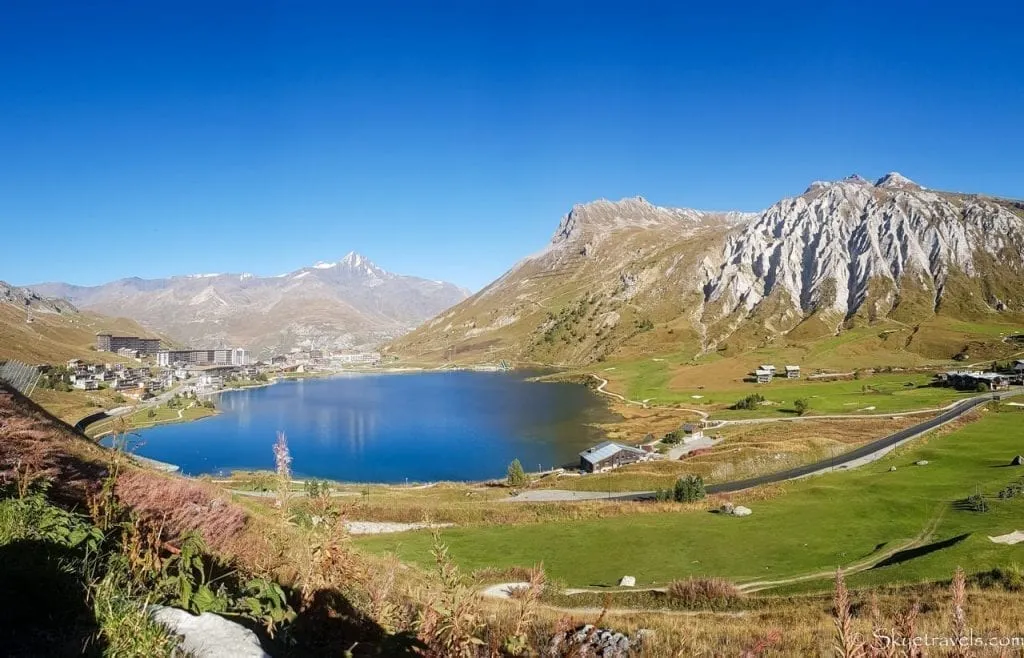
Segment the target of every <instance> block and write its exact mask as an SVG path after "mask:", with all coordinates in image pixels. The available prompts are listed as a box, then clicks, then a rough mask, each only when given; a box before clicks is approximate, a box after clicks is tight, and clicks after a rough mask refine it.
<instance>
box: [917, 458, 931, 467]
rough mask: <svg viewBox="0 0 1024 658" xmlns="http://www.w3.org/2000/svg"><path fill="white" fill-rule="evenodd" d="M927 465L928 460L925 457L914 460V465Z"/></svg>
mask: <svg viewBox="0 0 1024 658" xmlns="http://www.w3.org/2000/svg"><path fill="white" fill-rule="evenodd" d="M927 465H928V460H927V459H921V460H918V461H916V462H914V466H927Z"/></svg>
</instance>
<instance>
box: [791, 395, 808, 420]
mask: <svg viewBox="0 0 1024 658" xmlns="http://www.w3.org/2000/svg"><path fill="white" fill-rule="evenodd" d="M793 409H795V410H796V413H797V415H798V416H803V415H804V414H805V413H807V412H808V411H810V409H811V403H810V402H808V401H807V400H805V399H803V398H800V399H799V400H797V401H796V402H794V403H793Z"/></svg>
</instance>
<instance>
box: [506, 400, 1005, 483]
mask: <svg viewBox="0 0 1024 658" xmlns="http://www.w3.org/2000/svg"><path fill="white" fill-rule="evenodd" d="M1021 393H1024V389H1016V390H1013V391H1000V392H999V393H988V394H985V395H980V396H978V397H974V398H971V399H969V400H964V401H962V402H958V403H957V404H956V405H954V406H952V407H950V408H949V409H947V410H946V411H943V412H942V413H940V414H939V415H938V416H935V417H934V418H930V419H928V420H926V421H923V422H920V423H918V424H917V425H914V426H913V427H908V428H906V429H902V430H900V431H898V432H895V433H893V434H890V435H888V436H885V437H882V438H881V439H877V440H875V441H872V442H870V443H866V444H864V445H862V446H860V447H859V448H855V449H853V450H851V451H850V452H846V453H843V454H842V455H839V456H838V457H835V458H831V459H823V460H821V461H817V462H814V463H811V464H805V465H803V466H797V467H796V468H790V469H787V470H785V471H779V472H777V473H769V474H767V475H761V476H758V477H753V478H748V479H746V480H736V481H734V482H721V483H719V484H711V485H708V486H707V492H708V493H709V494H719V493H733V492H736V491H743V490H744V489H751V488H753V487H759V486H761V485H765V484H775V483H777V482H785V481H787V480H795V479H797V478H802V477H805V476H808V475H811V474H813V473H820V472H824V471H829V470H833V469H836V468H838V467H841V466H843V465H849V464H852V463H854V462H859V461H863V460H866V459H869V458H870V457H872V456H873V455H876V454H877V453H880V452H883V451H889V450H891V449H892V448H893V447H894V446H897V445H899V444H901V443H904V442H906V441H909V440H910V439H913V438H914V437H917V436H920V435H921V434H924V433H925V432H930V431H932V430H933V429H935V428H937V427H940V426H942V425H945V424H946V423H948V422H950V421H952V420H956V419H957V418H959V417H960V416H962V415H963V414H965V413H967V412H968V411H970V410H971V409H974V408H975V407H977V406H979V405H982V404H985V403H987V402H989V401H991V400H992V399H993V398H994V397H996V396H999V397H1001V398H1005V397H1007V396H1011V395H1019V394H1021ZM653 495H654V492H653V491H612V492H598V491H565V490H561V489H534V490H532V491H524V492H523V493H522V494H519V496H514V497H512V498H509V499H508V500H509V501H510V502H547V501H568V500H642V499H645V498H651V497H652V496H653Z"/></svg>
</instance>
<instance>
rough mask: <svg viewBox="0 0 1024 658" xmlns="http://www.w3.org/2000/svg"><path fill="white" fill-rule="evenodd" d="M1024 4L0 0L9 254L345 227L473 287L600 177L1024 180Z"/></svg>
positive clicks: (173, 267) (37, 265)
mask: <svg viewBox="0 0 1024 658" xmlns="http://www.w3.org/2000/svg"><path fill="white" fill-rule="evenodd" d="M1020 4H1021V3H1011V2H1004V3H988V2H972V3H968V4H964V3H956V4H952V3H951V4H949V5H948V6H943V3H941V2H893V1H892V0H890V1H889V2H884V3H883V2H878V3H875V2H854V1H852V0H846V1H844V2H830V1H828V0H822V1H818V2H813V3H811V2H808V3H797V2H784V3H783V2H779V3H776V2H752V3H744V2H731V3H680V2H665V3H645V2H642V1H636V0H634V1H631V2H619V3H614V4H613V3H602V2H593V1H592V2H572V3H570V2H558V1H557V0H539V1H536V2H529V1H518V2H498V1H497V0H495V1H490V0H466V1H465V2H458V3H447V2H443V1H438V2H413V1H412V0H410V1H408V2H399V3H391V2H358V3H356V2H341V1H335V2H323V3H308V2H301V1H297V2H250V1H246V2H217V1H216V0H212V1H211V0H206V1H204V2H201V3H200V2H195V3H193V2H188V1H182V2H173V3H154V2H127V1H125V2H121V3H108V2H102V1H101V2H81V1H80V0H74V1H68V2H66V3H49V2H46V1H45V0H14V1H13V2H6V3H4V10H3V13H2V15H0V225H2V227H3V228H2V232H0V240H2V241H3V248H2V250H0V279H6V280H8V281H10V282H12V283H17V284H26V283H32V282H38V281H43V280H65V281H69V282H73V283H82V284H94V283H99V282H103V281H107V280H111V279H115V278H119V277H123V276H132V275H137V276H143V277H157V276H166V275H171V274H187V273H193V272H222V271H230V272H242V271H247V272H254V273H257V274H278V273H281V272H285V271H289V270H292V269H296V268H298V267H301V266H304V265H307V264H311V263H313V262H314V261H317V260H336V259H339V258H341V257H342V256H343V255H344V254H345V253H346V252H347V251H349V250H352V249H355V250H358V251H360V252H362V253H364V254H365V255H367V256H368V257H370V258H371V259H373V260H375V261H376V262H377V263H378V264H379V265H381V266H382V267H385V268H387V269H390V270H393V271H396V272H401V273H408V274H417V275H421V276H426V277H430V278H437V279H447V280H450V281H453V282H455V283H458V284H461V285H465V286H468V287H471V288H474V289H476V288H479V287H481V286H483V285H484V284H486V283H487V282H488V281H490V280H491V279H493V278H494V277H496V276H498V275H500V274H501V273H502V272H503V271H504V270H505V269H507V268H508V267H509V266H510V265H512V264H513V263H514V262H515V261H516V260H518V259H519V258H520V257H522V256H524V255H526V254H528V253H531V252H533V251H536V250H537V249H539V248H541V247H542V246H543V245H544V244H545V243H546V242H547V240H548V238H549V236H550V234H551V233H552V232H553V230H554V229H555V227H556V225H557V222H558V220H559V218H560V216H561V215H562V214H564V213H565V212H566V211H567V210H568V209H569V208H570V207H571V206H572V204H573V203H576V202H583V201H587V200H591V199H594V198H598V197H607V198H619V197H623V196H632V195H636V194H642V195H643V196H645V197H647V198H648V199H649V200H651V201H652V202H654V203H658V204H661V205H677V206H689V207H696V208H708V209H734V208H735V209H744V210H756V209H760V208H762V207H765V206H767V205H769V204H770V203H772V202H774V201H776V200H777V199H779V198H781V197H783V196H787V195H791V194H798V193H800V192H801V191H802V190H803V189H804V187H805V186H806V185H807V184H808V183H809V182H810V181H811V180H814V179H819V178H824V179H828V178H840V177H842V176H845V175H847V174H849V173H852V172H859V173H861V174H863V175H864V176H866V177H869V178H870V177H877V176H880V175H882V174H884V173H885V172H887V171H889V170H898V171H901V172H902V173H904V174H905V175H907V176H909V177H911V178H913V179H915V180H917V181H919V182H920V183H922V184H923V185H926V186H929V187H935V188H945V189H955V190H964V191H979V192H987V193H992V194H1001V195H1006V196H1014V197H1024V9H1022V8H1021V7H1020ZM414 6H417V7H419V8H418V9H417V8H413V7H414ZM201 245H206V246H205V247H203V248H198V247H200V246H201Z"/></svg>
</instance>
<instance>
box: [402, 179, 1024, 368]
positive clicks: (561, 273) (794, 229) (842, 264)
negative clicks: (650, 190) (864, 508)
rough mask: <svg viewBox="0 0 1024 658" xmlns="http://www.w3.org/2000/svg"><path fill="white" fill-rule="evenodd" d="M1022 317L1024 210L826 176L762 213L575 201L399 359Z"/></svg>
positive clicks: (590, 353) (546, 357)
mask: <svg viewBox="0 0 1024 658" xmlns="http://www.w3.org/2000/svg"><path fill="white" fill-rule="evenodd" d="M1021 311H1024V204H1021V203H1019V202H1012V201H1007V200H1003V199H993V198H987V197H981V196H977V195H968V194H958V193H947V192H937V191H932V190H928V189H925V188H923V187H921V186H920V185H918V184H916V183H914V182H913V181H911V180H909V179H908V178H906V177H904V176H901V175H900V174H897V173H891V174H887V175H886V176H884V177H882V178H881V179H879V180H878V181H877V182H875V183H871V182H869V181H867V180H865V179H863V178H861V177H859V176H851V177H849V178H846V179H843V180H840V181H832V182H821V181H818V182H815V183H812V184H811V185H810V187H808V188H807V190H806V191H805V192H804V193H803V194H801V195H800V196H796V197H792V198H787V199H783V200H781V201H779V202H778V203H775V204H774V205H772V206H771V207H769V208H768V209H767V210H765V211H762V212H757V213H744V212H704V211H699V210H692V209H683V208H663V207H659V206H655V205H652V204H650V203H648V202H647V201H646V200H644V199H643V198H640V197H637V198H632V199H623V200H621V201H617V202H613V201H605V200H601V201H595V202H593V203H588V204H582V205H577V206H574V207H573V208H572V210H571V211H570V212H569V213H568V214H567V215H565V217H563V218H562V220H561V222H560V223H559V225H558V228H557V229H556V231H555V233H554V235H553V236H552V239H551V241H550V243H549V245H548V246H547V247H546V248H545V249H544V250H543V251H541V252H540V253H538V254H535V255H533V256H530V257H528V258H526V259H524V260H522V261H520V262H519V263H517V264H516V265H515V266H514V267H513V268H512V269H511V270H509V272H507V273H506V274H505V275H504V276H502V277H501V278H499V279H498V280H497V281H495V282H494V283H492V284H491V285H490V286H488V287H487V288H485V289H484V290H482V291H481V292H480V293H478V294H477V295H474V296H473V297H471V298H470V299H468V300H466V301H465V302H463V303H462V304H459V305H458V306H456V307H454V308H452V309H450V310H448V311H446V312H445V313H443V314H442V315H440V316H438V317H437V318H435V319H434V320H432V321H430V322H428V323H427V324H426V325H424V326H423V327H421V328H420V329H419V330H417V331H415V332H413V333H412V334H410V335H409V336H407V337H405V338H403V339H401V340H399V341H396V342H395V343H394V345H393V349H394V350H395V351H396V352H398V353H401V354H407V355H409V356H412V357H414V358H416V357H418V358H424V359H434V360H436V359H438V358H444V359H448V358H452V356H453V355H456V354H459V353H460V352H461V354H463V355H464V356H466V357H468V358H479V359H483V358H489V359H495V358H509V359H520V360H522V359H526V360H537V361H543V362H559V363H581V362H588V361H592V360H594V359H600V358H602V357H606V356H611V355H615V354H620V353H622V352H623V350H632V351H639V352H644V353H653V352H658V351H670V350H675V349H681V346H686V349H689V348H690V346H692V347H693V349H694V351H695V352H696V353H700V352H705V351H709V350H713V349H716V347H719V346H721V345H723V344H725V343H726V342H732V343H738V344H742V345H754V344H757V343H759V342H760V343H763V342H765V341H770V340H772V339H773V337H777V336H782V335H791V336H792V337H793V339H794V340H795V339H797V337H799V336H807V335H818V336H820V335H829V334H834V333H837V332H841V331H844V330H845V329H848V328H850V327H853V326H856V325H857V324H858V323H870V322H876V321H880V320H890V321H894V322H901V323H907V324H914V323H918V322H921V321H922V320H924V319H927V318H928V317H933V316H935V315H936V314H946V315H948V316H950V317H960V318H965V317H979V316H983V317H989V316H991V315H992V314H996V315H998V314H1000V313H1012V312H1021ZM812 325H813V327H812ZM797 328H800V330H799V331H796V332H794V330H795V329H797Z"/></svg>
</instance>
